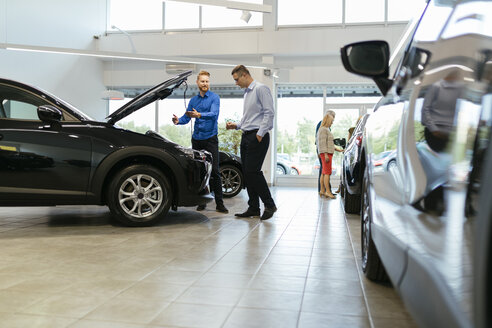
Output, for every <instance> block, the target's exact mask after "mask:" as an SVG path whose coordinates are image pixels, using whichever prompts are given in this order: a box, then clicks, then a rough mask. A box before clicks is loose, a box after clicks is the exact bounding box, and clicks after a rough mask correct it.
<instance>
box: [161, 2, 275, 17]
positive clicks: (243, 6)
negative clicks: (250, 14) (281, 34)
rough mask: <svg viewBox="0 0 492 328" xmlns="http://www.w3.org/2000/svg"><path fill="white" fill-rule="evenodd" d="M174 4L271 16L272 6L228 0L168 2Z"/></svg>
mask: <svg viewBox="0 0 492 328" xmlns="http://www.w3.org/2000/svg"><path fill="white" fill-rule="evenodd" d="M170 1H175V2H187V3H194V4H197V5H206V6H217V7H226V8H228V9H237V10H248V11H254V12H259V13H265V14H271V13H272V6H271V5H260V4H257V3H248V2H240V1H228V0H170Z"/></svg>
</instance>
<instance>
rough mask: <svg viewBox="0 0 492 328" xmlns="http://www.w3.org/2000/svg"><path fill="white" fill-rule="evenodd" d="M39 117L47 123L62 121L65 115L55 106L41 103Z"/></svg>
mask: <svg viewBox="0 0 492 328" xmlns="http://www.w3.org/2000/svg"><path fill="white" fill-rule="evenodd" d="M38 117H39V119H40V120H41V121H43V122H47V123H52V122H60V121H61V119H62V117H63V113H62V111H61V110H59V109H58V108H56V107H55V106H51V105H41V106H39V107H38Z"/></svg>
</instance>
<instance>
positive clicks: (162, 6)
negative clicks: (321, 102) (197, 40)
mask: <svg viewBox="0 0 492 328" xmlns="http://www.w3.org/2000/svg"><path fill="white" fill-rule="evenodd" d="M231 1H234V0H231ZM238 1H239V0H238ZM240 2H247V3H253V4H264V1H263V0H240ZM424 5H425V1H424V0H416V1H406V0H373V1H366V0H330V1H326V0H304V1H302V5H299V2H297V1H292V0H278V2H277V13H276V14H277V24H278V26H300V25H332V24H342V23H348V24H360V23H382V22H401V21H408V20H409V19H411V18H412V17H413V16H414V15H415V13H416V12H417V11H419V10H421V9H422V8H423V6H424ZM274 8H275V6H274ZM251 14H252V16H251V19H250V20H249V22H248V23H246V22H245V21H243V20H241V19H240V17H241V15H242V11H241V10H234V9H228V8H225V7H221V6H206V5H199V4H193V3H184V2H177V1H163V0H142V1H133V0H110V5H109V21H108V26H107V29H108V30H109V31H117V30H119V29H121V30H128V31H145V30H162V29H164V30H171V31H176V30H190V29H227V28H248V27H261V26H263V14H262V13H259V12H251ZM274 14H275V13H274ZM113 26H114V27H113Z"/></svg>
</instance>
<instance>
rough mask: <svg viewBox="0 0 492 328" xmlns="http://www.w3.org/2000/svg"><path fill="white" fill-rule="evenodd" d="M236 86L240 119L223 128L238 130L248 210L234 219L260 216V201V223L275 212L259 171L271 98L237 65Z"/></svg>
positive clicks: (271, 111)
mask: <svg viewBox="0 0 492 328" xmlns="http://www.w3.org/2000/svg"><path fill="white" fill-rule="evenodd" d="M232 78H233V79H234V81H236V85H238V86H239V87H241V88H244V89H245V92H244V109H243V117H242V119H241V121H240V122H239V123H232V122H227V124H226V128H227V129H241V130H242V131H243V135H242V137H241V148H240V151H241V161H242V168H243V174H244V177H245V179H244V180H245V185H246V188H247V191H248V197H249V200H248V209H247V210H246V211H245V212H244V213H237V214H235V215H236V216H238V217H243V218H244V217H251V216H259V215H260V199H261V201H262V202H263V204H265V210H264V212H263V215H262V216H261V219H262V220H268V219H269V218H271V217H272V216H273V214H274V213H275V212H276V211H277V207H276V206H275V202H274V201H273V198H272V195H271V193H270V189H268V184H267V182H266V180H265V176H264V175H263V172H262V171H261V166H262V165H263V161H264V160H265V156H266V153H267V151H268V146H269V144H270V134H269V133H268V131H270V130H271V129H272V128H273V117H274V115H275V112H274V109H273V97H272V93H271V91H270V89H269V88H268V87H267V86H266V85H264V84H261V83H259V82H257V81H255V80H253V78H252V77H251V75H250V73H249V71H248V69H247V68H246V67H244V66H243V65H238V66H236V67H235V68H234V69H233V70H232Z"/></svg>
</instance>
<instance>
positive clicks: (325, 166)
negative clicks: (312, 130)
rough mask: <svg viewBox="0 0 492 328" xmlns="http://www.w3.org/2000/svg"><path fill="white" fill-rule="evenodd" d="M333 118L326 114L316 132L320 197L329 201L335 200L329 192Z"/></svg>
mask: <svg viewBox="0 0 492 328" xmlns="http://www.w3.org/2000/svg"><path fill="white" fill-rule="evenodd" d="M333 120H334V118H333V116H332V115H331V114H330V113H328V114H326V115H325V117H323V121H322V122H321V126H320V128H319V132H318V153H319V156H320V158H321V177H320V180H319V184H320V192H319V195H320V196H325V197H328V198H331V199H334V198H335V195H333V193H332V192H331V190H330V175H331V166H332V160H333V153H334V152H335V143H334V142H333V139H334V138H333V134H331V132H330V127H331V125H332V124H333Z"/></svg>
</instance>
